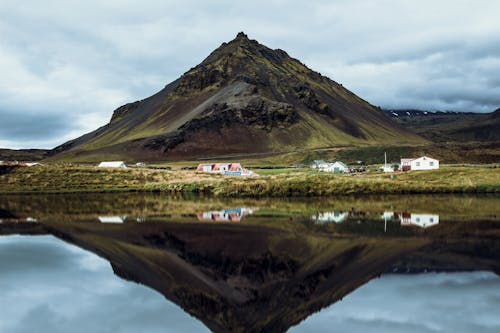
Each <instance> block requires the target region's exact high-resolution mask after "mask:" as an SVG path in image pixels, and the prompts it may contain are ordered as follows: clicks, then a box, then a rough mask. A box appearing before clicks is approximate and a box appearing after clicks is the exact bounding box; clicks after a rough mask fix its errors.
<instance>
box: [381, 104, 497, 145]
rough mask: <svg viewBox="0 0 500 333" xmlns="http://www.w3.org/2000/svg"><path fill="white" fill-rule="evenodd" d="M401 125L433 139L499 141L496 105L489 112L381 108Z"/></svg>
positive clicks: (435, 140) (436, 140)
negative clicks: (494, 109) (494, 108)
mask: <svg viewBox="0 0 500 333" xmlns="http://www.w3.org/2000/svg"><path fill="white" fill-rule="evenodd" d="M384 112H385V113H386V114H387V115H388V116H390V117H392V118H393V119H394V120H395V121H396V122H398V123H399V124H400V125H401V126H403V127H405V128H407V129H408V130H410V131H412V132H415V133H417V134H419V135H421V136H422V137H425V138H427V139H429V140H431V141H434V142H471V141H481V142H496V141H500V109H497V110H496V111H494V112H490V113H473V112H450V111H448V112H440V111H438V112H431V111H422V110H384Z"/></svg>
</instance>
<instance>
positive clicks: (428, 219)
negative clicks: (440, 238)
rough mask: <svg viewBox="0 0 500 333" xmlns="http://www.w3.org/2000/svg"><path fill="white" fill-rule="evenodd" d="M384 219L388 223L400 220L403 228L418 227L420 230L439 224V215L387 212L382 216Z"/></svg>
mask: <svg viewBox="0 0 500 333" xmlns="http://www.w3.org/2000/svg"><path fill="white" fill-rule="evenodd" d="M382 219H384V220H385V221H386V222H387V221H389V220H399V221H400V222H401V226H402V227H409V226H416V227H420V228H429V227H432V226H435V225H437V224H439V215H438V214H427V213H425V214H422V213H418V214H417V213H408V212H390V211H385V212H384V213H383V214H382Z"/></svg>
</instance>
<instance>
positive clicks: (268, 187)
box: [0, 165, 500, 197]
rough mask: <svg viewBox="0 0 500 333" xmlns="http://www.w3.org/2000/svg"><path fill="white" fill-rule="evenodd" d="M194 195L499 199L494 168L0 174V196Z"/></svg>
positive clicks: (37, 170) (79, 169)
mask: <svg viewBox="0 0 500 333" xmlns="http://www.w3.org/2000/svg"><path fill="white" fill-rule="evenodd" d="M126 191H144V192H166V193H178V194H181V193H186V194H187V193H199V194H206V195H214V196H227V197H273V196H274V197H278V196H279V197H291V196H333V195H343V194H411V193H500V168H498V167H497V166H494V165H491V166H463V165H461V166H452V165H450V166H443V167H442V168H441V169H439V170H434V171H413V172H407V173H396V174H395V178H394V179H391V178H390V175H389V174H383V173H378V172H370V173H364V174H346V175H337V174H324V173H322V174H318V173H311V171H310V170H280V171H278V172H276V173H273V174H269V175H265V176H262V177H257V178H241V177H228V176H222V175H213V174H204V173H198V172H195V171H190V170H179V171H170V170H157V169H145V168H144V169H134V168H130V169H125V170H121V169H102V168H96V167H90V166H58V165H45V166H42V167H34V168H26V167H17V168H14V169H12V170H8V171H5V170H4V171H1V170H0V194H9V193H79V192H88V193H91V192H126Z"/></svg>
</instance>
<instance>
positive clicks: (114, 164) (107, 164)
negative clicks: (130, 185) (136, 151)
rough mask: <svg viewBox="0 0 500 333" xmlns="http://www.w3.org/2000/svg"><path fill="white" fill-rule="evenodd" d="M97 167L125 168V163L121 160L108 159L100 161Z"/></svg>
mask: <svg viewBox="0 0 500 333" xmlns="http://www.w3.org/2000/svg"><path fill="white" fill-rule="evenodd" d="M98 167H99V168H122V169H126V168H127V165H126V164H125V162H123V161H110V162H101V163H99V165H98Z"/></svg>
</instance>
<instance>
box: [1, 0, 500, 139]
mask: <svg viewBox="0 0 500 333" xmlns="http://www.w3.org/2000/svg"><path fill="white" fill-rule="evenodd" d="M498 12H500V4H498V3H497V2H494V1H486V0H479V1H466V0H461V1H451V0H450V1H418V2H415V1H391V0H383V1H377V2H373V1H368V0H357V1H327V0H322V1H306V2H304V1H296V2H291V1H280V0H272V1H251V2H235V1H228V0H223V1H217V2H212V1H196V0H189V1H183V2H178V1H154V0H143V1H138V0H137V1H134V0H127V1H115V0H113V1H95V0H89V1H85V2H82V1H63V0H52V1H44V2H39V1H22V2H19V1H14V0H5V1H2V2H1V3H0V37H1V38H0V73H2V75H1V76H0V115H1V113H2V112H12V111H17V112H19V113H25V116H26V117H29V116H30V113H33V112H38V113H39V114H40V116H41V114H47V115H48V117H52V116H53V115H55V114H61V115H63V116H65V117H68V114H71V115H72V117H73V118H74V119H77V120H76V121H75V122H74V123H73V124H68V125H67V126H64V125H61V126H63V128H62V130H61V131H59V134H58V137H57V139H56V138H54V137H53V136H52V137H49V136H50V135H48V133H46V131H41V132H40V136H39V140H38V141H39V143H38V144H35V146H37V147H41V146H45V147H51V146H54V145H56V144H60V143H63V142H64V140H66V139H67V138H68V137H69V135H70V134H71V135H74V134H76V135H77V136H78V135H80V134H83V133H84V132H86V131H89V130H92V129H95V128H97V127H99V126H100V125H103V124H104V123H105V122H107V121H108V120H109V118H110V116H111V113H112V111H113V109H115V108H116V107H118V106H120V105H121V104H123V103H125V102H132V101H135V100H137V99H142V98H145V97H147V96H149V95H151V94H153V93H154V92H156V91H158V90H160V89H161V88H162V87H163V86H164V85H165V84H167V83H169V82H171V81H172V80H174V79H176V78H177V77H178V76H179V75H181V74H182V73H183V72H185V71H187V70H188V69H189V68H191V67H193V66H194V65H196V64H198V63H199V62H200V61H201V60H202V59H203V58H205V57H206V56H207V55H208V54H209V52H210V51H212V50H213V49H214V48H216V47H217V46H219V45H220V44H221V43H222V42H224V41H228V40H230V39H232V38H233V37H234V36H235V34H236V33H237V32H239V31H242V30H243V31H245V32H246V33H247V34H248V35H249V36H250V37H251V38H255V39H257V40H259V41H260V42H262V43H264V44H267V45H268V46H270V47H272V48H282V49H284V50H286V51H287V52H288V53H289V54H290V55H292V56H294V57H296V58H298V59H299V60H302V61H304V62H305V63H306V64H307V65H309V66H310V67H311V68H312V69H314V70H317V71H319V72H322V73H323V74H327V75H329V76H331V77H332V78H333V79H335V80H337V81H338V82H339V83H343V84H344V86H346V87H348V88H350V89H351V90H353V91H354V92H356V93H358V94H359V95H361V97H362V98H364V99H366V100H368V101H370V102H372V103H373V104H375V105H380V106H382V107H417V108H429V109H455V110H462V111H481V112H485V111H492V110H493V109H495V108H496V107H498V106H500V97H499V96H500V94H499V89H500V81H499V80H498V77H500V66H499V61H500V60H499V59H500V46H499V45H500V37H498V36H500V23H499V21H498V20H497V17H496V16H497V14H498ZM4 126H5V125H4ZM4 126H2V124H0V143H2V144H3V143H7V146H9V147H14V146H16V147H32V144H33V141H30V140H28V139H26V138H23V137H22V136H18V137H16V136H12V135H7V134H6V133H7V132H5V131H3V129H4V128H5V127H4Z"/></svg>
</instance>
